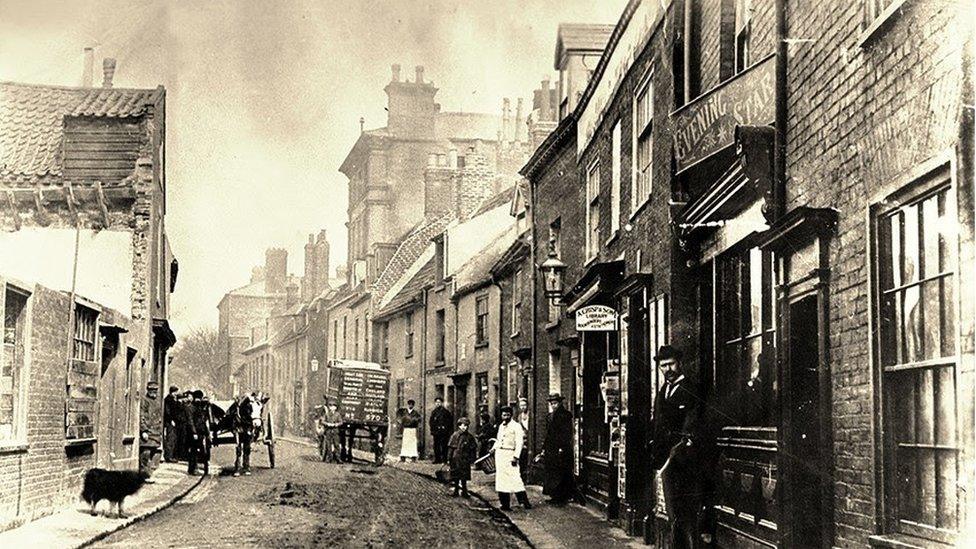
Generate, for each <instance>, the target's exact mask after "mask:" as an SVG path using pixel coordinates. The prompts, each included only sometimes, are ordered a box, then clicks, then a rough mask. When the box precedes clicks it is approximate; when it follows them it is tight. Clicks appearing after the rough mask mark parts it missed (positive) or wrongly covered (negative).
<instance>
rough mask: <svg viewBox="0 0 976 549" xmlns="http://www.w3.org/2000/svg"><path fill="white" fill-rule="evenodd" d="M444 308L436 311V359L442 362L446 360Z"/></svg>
mask: <svg viewBox="0 0 976 549" xmlns="http://www.w3.org/2000/svg"><path fill="white" fill-rule="evenodd" d="M444 323H445V318H444V309H438V310H437V312H436V313H435V318H434V330H435V332H434V360H435V361H437V362H440V363H443V362H444V351H445V350H446V349H445V346H446V341H445V339H446V337H447V333H446V332H447V330H446V326H445V325H444Z"/></svg>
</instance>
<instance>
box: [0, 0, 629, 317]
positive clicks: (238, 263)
mask: <svg viewBox="0 0 976 549" xmlns="http://www.w3.org/2000/svg"><path fill="white" fill-rule="evenodd" d="M625 3H626V0H491V1H487V0H385V1H384V0H341V1H339V0H319V1H311V0H279V1H275V2H268V1H267V0H239V1H230V0H224V1H220V0H217V1H200V0H181V1H179V2H176V1H169V2H166V1H136V0H74V1H72V2H63V1H50V0H23V1H20V2H13V1H9V0H0V80H4V81H16V82H30V83H40V84H57V85H68V86H76V85H80V83H81V74H82V70H83V63H84V55H83V49H84V48H85V47H86V46H92V47H94V48H95V81H96V84H97V83H99V82H100V81H101V60H102V59H103V58H106V57H114V58H116V59H117V60H118V69H117V70H116V73H115V78H114V84H115V86H116V87H137V88H151V87H155V86H157V85H163V86H165V87H166V109H167V113H166V124H167V143H166V157H167V159H166V161H167V166H166V174H167V175H166V177H167V186H168V188H167V212H166V228H167V233H168V236H169V239H170V242H171V245H172V248H173V251H174V253H175V254H176V256H177V259H178V260H179V262H180V273H179V280H178V283H177V288H176V293H175V294H174V295H173V300H172V303H173V311H172V313H171V319H170V320H171V323H172V324H173V326H174V330H175V331H176V332H177V334H180V333H187V332H189V331H190V330H192V329H195V328H197V327H200V326H203V325H216V322H217V308H216V307H217V303H218V302H219V301H220V298H221V297H222V296H223V295H224V293H226V292H227V291H228V290H231V289H233V288H236V287H239V286H242V285H244V284H247V282H248V281H249V277H250V272H251V267H253V266H255V265H262V264H263V263H264V251H265V249H266V248H268V247H283V248H286V249H287V250H288V253H289V257H288V259H289V261H288V268H289V271H290V272H292V273H294V274H298V275H300V274H301V273H302V270H303V261H304V259H303V254H304V247H303V246H304V243H305V242H306V240H307V238H308V235H309V234H310V233H318V231H320V230H322V229H324V230H325V231H326V233H327V235H328V239H329V241H330V244H331V249H332V260H331V264H332V269H333V271H334V268H335V266H336V265H338V264H339V263H341V262H344V261H345V256H346V229H345V221H346V206H347V199H346V198H347V197H346V192H347V188H346V178H345V177H344V176H343V175H342V174H340V173H339V171H338V168H339V165H340V164H341V163H342V160H343V159H344V158H345V156H346V153H348V152H349V149H350V148H351V147H352V145H353V143H354V142H355V140H356V138H357V137H358V134H359V118H360V117H363V118H365V124H366V128H367V129H368V128H374V127H381V126H384V125H385V124H386V113H385V110H384V107H385V106H386V95H385V93H384V92H383V87H384V86H385V85H386V84H387V83H388V82H389V81H390V65H392V64H394V63H399V64H400V65H402V66H403V76H404V77H408V78H410V79H413V73H414V67H415V66H416V65H423V66H424V67H425V79H426V80H430V81H433V82H434V84H435V86H437V87H438V88H439V89H440V91H439V93H438V95H437V101H438V102H439V103H441V105H442V109H443V110H445V111H466V112H488V113H495V114H500V112H501V104H502V98H504V97H511V98H512V103H513V104H514V102H515V101H514V98H516V97H524V98H525V100H526V101H527V102H531V97H532V90H533V89H535V88H537V87H538V86H539V84H540V81H541V80H542V79H543V77H544V76H546V75H549V76H550V77H551V78H552V79H553V80H555V71H554V69H553V53H554V49H555V41H556V28H557V25H558V24H559V23H560V22H599V23H613V22H615V21H616V19H617V18H618V17H619V14H620V11H621V10H622V9H623V7H624V5H625Z"/></svg>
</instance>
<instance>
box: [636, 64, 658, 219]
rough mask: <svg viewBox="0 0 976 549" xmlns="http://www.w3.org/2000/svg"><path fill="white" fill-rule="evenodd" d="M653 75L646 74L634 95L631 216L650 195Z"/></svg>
mask: <svg viewBox="0 0 976 549" xmlns="http://www.w3.org/2000/svg"><path fill="white" fill-rule="evenodd" d="M653 78H654V74H653V73H651V74H648V75H647V76H646V77H645V78H644V80H643V82H641V84H640V85H639V86H638V87H637V93H636V94H634V143H635V146H634V149H635V150H634V154H633V156H632V157H633V159H634V169H633V172H634V173H633V177H632V179H631V186H630V213H631V215H633V214H634V213H636V212H637V210H638V209H639V208H640V207H641V206H642V205H643V204H644V203H645V202H647V199H648V198H649V197H650V195H651V154H652V152H653V149H654V127H653V126H654V122H653V121H654V84H653Z"/></svg>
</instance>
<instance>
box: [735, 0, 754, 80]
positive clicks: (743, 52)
mask: <svg viewBox="0 0 976 549" xmlns="http://www.w3.org/2000/svg"><path fill="white" fill-rule="evenodd" d="M750 4H751V0H735V74H739V73H740V72H742V71H744V70H746V68H748V67H749V56H750V53H751V49H752V44H751V42H752V38H751V36H752V33H751V22H752V6H751V5H750Z"/></svg>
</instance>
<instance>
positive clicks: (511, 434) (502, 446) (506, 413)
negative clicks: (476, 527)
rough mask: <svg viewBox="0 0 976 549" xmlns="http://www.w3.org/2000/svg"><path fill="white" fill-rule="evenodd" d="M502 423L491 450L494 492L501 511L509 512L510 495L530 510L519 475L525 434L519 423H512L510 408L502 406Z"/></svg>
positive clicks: (510, 508)
mask: <svg viewBox="0 0 976 549" xmlns="http://www.w3.org/2000/svg"><path fill="white" fill-rule="evenodd" d="M501 416H502V422H501V423H500V424H499V425H498V436H496V437H495V444H494V446H493V447H492V450H494V451H495V491H496V492H498V501H499V502H500V503H501V509H502V511H511V510H512V507H511V501H512V494H513V493H514V494H515V497H516V499H518V502H519V503H521V504H522V507H523V508H525V509H531V508H532V505H530V504H529V497H528V496H527V495H526V494H525V483H523V482H522V476H521V475H520V474H519V461H518V457H519V454H521V453H522V440H523V439H524V437H525V434H524V433H523V432H522V426H521V425H519V422H517V421H512V407H511V406H502V408H501Z"/></svg>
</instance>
